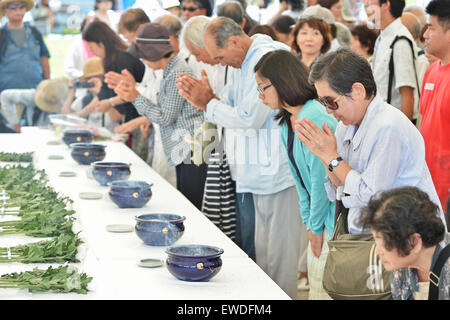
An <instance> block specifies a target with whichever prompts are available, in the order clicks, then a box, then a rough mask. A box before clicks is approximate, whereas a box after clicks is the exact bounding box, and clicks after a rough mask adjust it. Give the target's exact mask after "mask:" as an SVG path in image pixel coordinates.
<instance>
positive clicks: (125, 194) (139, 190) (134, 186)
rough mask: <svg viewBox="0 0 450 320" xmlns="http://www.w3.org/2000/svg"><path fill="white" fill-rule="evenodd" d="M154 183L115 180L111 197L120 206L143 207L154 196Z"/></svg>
mask: <svg viewBox="0 0 450 320" xmlns="http://www.w3.org/2000/svg"><path fill="white" fill-rule="evenodd" d="M152 185H153V183H152V184H148V183H147V182H144V181H127V180H117V181H113V182H111V188H110V189H109V197H110V198H111V200H112V201H113V202H114V203H115V204H116V205H117V206H118V207H119V208H142V207H143V206H145V205H146V204H147V202H148V201H149V200H150V198H151V197H152V189H151V187H152Z"/></svg>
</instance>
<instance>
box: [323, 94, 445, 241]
mask: <svg viewBox="0 0 450 320" xmlns="http://www.w3.org/2000/svg"><path fill="white" fill-rule="evenodd" d="M335 135H336V140H337V147H338V150H337V151H338V153H339V155H340V156H341V157H342V158H343V159H344V161H346V162H347V163H348V164H349V165H350V167H351V168H352V170H351V171H350V172H349V173H348V174H347V177H346V179H345V185H344V188H343V196H342V203H343V205H344V206H345V207H346V208H349V215H348V227H349V231H350V233H361V232H363V230H362V228H361V226H360V225H359V219H360V215H361V209H362V208H363V207H364V206H366V205H367V203H368V202H369V200H370V197H371V196H373V195H374V194H375V193H377V192H379V191H384V190H389V189H394V188H399V187H404V186H415V187H417V188H419V189H421V190H422V191H424V192H426V193H427V194H428V195H429V197H430V199H431V200H432V201H433V202H434V203H436V205H438V206H439V209H440V215H439V216H440V218H441V219H442V221H443V223H444V225H446V223H445V217H444V213H443V211H442V207H441V205H440V202H439V197H438V195H437V193H436V189H435V187H434V184H433V181H432V180H431V175H430V171H429V170H428V166H427V164H426V162H425V144H424V141H423V138H422V135H421V134H420V132H419V130H417V128H416V127H415V126H414V125H413V124H412V122H411V121H410V120H409V119H408V118H407V117H406V116H405V115H404V114H403V113H402V112H401V111H400V110H398V109H396V108H395V107H393V106H391V105H390V104H388V103H386V102H384V101H383V99H382V98H381V96H379V95H377V96H376V97H375V98H374V99H373V100H372V102H371V103H370V104H369V106H368V108H367V111H366V114H365V116H364V118H363V120H362V122H361V125H360V126H359V127H357V126H346V125H344V124H343V123H342V122H339V124H338V126H337V128H336V133H335ZM326 187H327V191H328V197H329V198H330V200H335V199H336V188H334V185H332V183H331V181H328V182H327V183H326Z"/></svg>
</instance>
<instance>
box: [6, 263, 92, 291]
mask: <svg viewBox="0 0 450 320" xmlns="http://www.w3.org/2000/svg"><path fill="white" fill-rule="evenodd" d="M91 281H92V277H88V276H87V275H86V274H85V273H78V271H77V269H76V268H74V267H72V266H68V265H65V266H60V267H58V268H53V267H52V266H50V267H48V268H47V269H46V270H43V269H38V268H34V269H33V271H25V272H21V273H16V272H13V273H10V274H5V275H2V276H1V277H0V288H20V289H28V291H29V292H33V291H41V292H48V291H52V292H64V293H68V292H76V293H80V294H86V293H87V292H88V289H87V286H88V284H89V283H90V282H91Z"/></svg>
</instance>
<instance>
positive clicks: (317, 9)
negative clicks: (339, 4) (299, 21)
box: [300, 4, 335, 24]
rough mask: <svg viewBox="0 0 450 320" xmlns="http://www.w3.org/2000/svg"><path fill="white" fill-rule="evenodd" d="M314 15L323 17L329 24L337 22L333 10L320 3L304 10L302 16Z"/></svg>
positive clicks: (319, 17) (318, 17)
mask: <svg viewBox="0 0 450 320" xmlns="http://www.w3.org/2000/svg"><path fill="white" fill-rule="evenodd" d="M309 17H314V18H317V19H321V20H323V21H325V22H326V23H328V24H333V23H334V22H335V19H334V16H333V14H332V13H331V11H330V10H329V9H327V8H324V7H322V6H321V5H320V4H316V5H313V6H309V7H307V8H306V9H305V11H303V14H302V15H301V17H300V18H309Z"/></svg>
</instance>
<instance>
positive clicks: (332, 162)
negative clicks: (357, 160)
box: [328, 157, 342, 172]
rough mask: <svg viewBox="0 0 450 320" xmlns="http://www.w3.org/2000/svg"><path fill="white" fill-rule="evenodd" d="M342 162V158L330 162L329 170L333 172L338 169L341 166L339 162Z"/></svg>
mask: <svg viewBox="0 0 450 320" xmlns="http://www.w3.org/2000/svg"><path fill="white" fill-rule="evenodd" d="M341 161H342V158H341V157H337V158H335V159H333V160H331V161H330V164H329V165H328V170H330V172H332V171H333V169H334V168H336V167H337V166H338V165H339V162H341Z"/></svg>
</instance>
